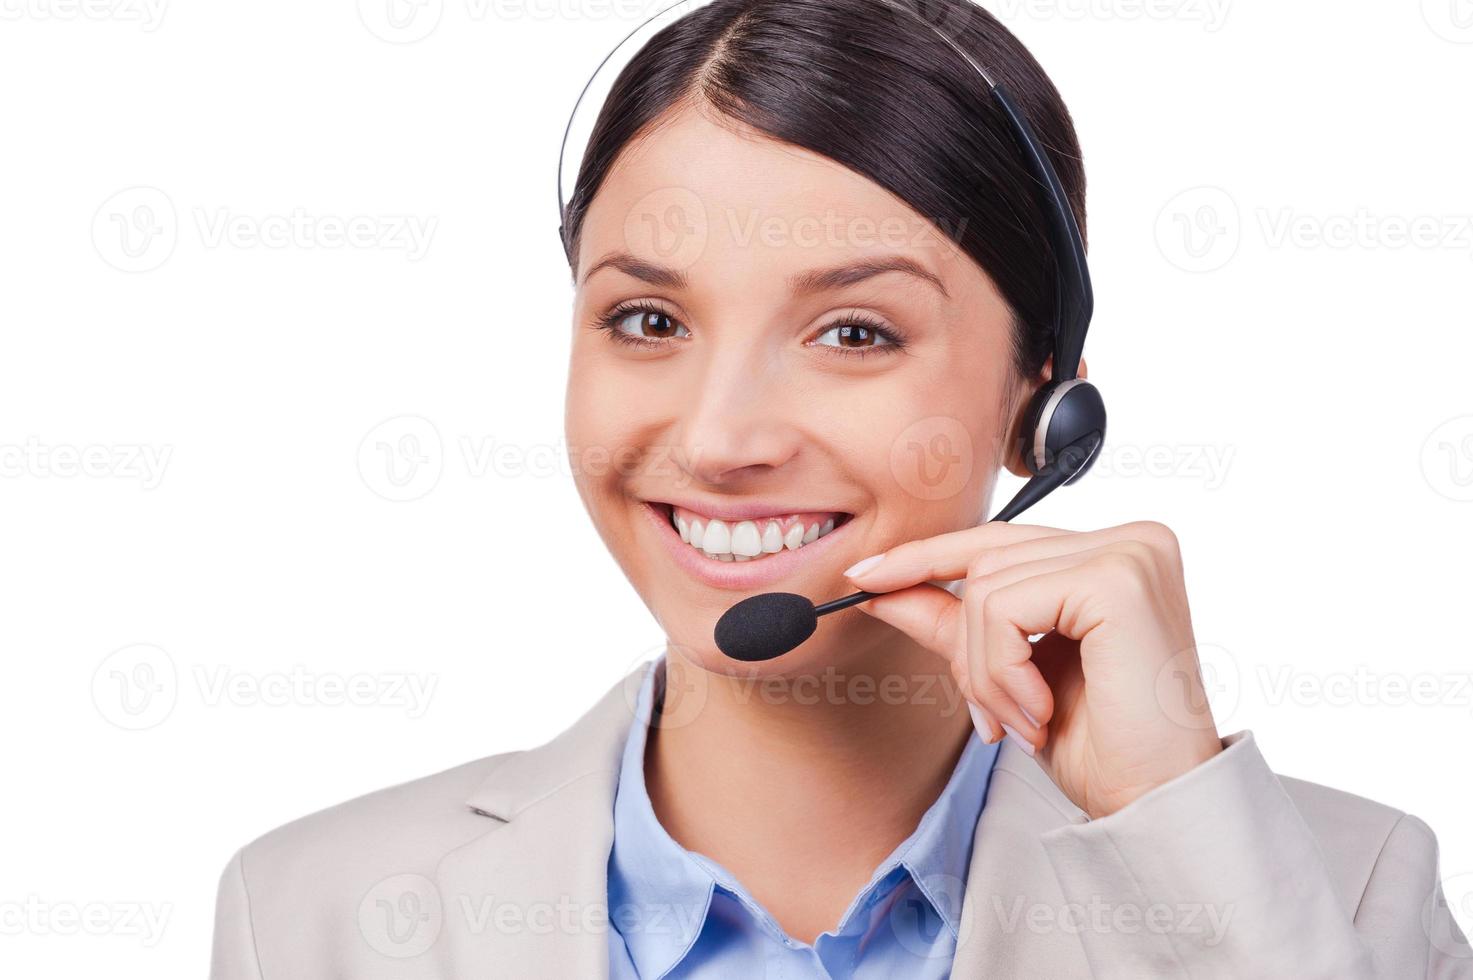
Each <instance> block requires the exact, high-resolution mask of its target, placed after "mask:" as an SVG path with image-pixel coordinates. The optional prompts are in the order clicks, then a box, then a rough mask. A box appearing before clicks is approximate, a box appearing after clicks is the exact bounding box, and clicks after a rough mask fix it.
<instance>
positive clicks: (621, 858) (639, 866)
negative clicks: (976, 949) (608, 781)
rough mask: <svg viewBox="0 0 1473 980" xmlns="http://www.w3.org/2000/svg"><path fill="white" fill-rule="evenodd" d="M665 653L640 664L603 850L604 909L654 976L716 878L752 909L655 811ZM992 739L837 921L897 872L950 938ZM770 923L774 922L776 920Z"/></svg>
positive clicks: (686, 941) (643, 971) (685, 936)
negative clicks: (610, 835) (650, 768)
mask: <svg viewBox="0 0 1473 980" xmlns="http://www.w3.org/2000/svg"><path fill="white" fill-rule="evenodd" d="M664 684H665V658H664V657H663V656H661V657H660V658H659V659H657V660H656V661H655V662H654V664H653V665H652V666H651V668H650V669H649V670H648V671H646V673H645V677H644V681H643V683H642V684H641V685H640V689H639V697H638V699H637V701H636V703H635V711H634V724H633V725H632V726H631V727H630V730H629V737H628V739H627V740H626V742H625V745H624V754H623V758H622V762H621V764H620V769H619V784H618V790H617V793H616V795H615V799H614V846H613V849H612V851H611V852H610V857H609V889H608V891H609V915H610V918H611V920H612V921H613V924H614V926H615V927H616V928H617V929H618V931H619V933H620V934H621V935H622V936H623V938H624V941H625V944H626V945H627V946H628V948H629V955H630V957H631V958H632V959H633V960H634V963H635V966H636V968H637V969H638V971H639V975H640V976H649V977H659V976H663V975H664V974H665V973H666V972H668V971H669V970H670V969H672V968H673V967H674V966H675V965H676V964H678V963H679V962H680V961H681V960H682V959H683V958H684V957H685V955H686V953H687V952H688V951H689V950H690V948H691V946H692V945H693V944H694V943H695V941H696V939H697V937H698V936H699V935H700V933H701V929H702V927H703V926H704V924H705V919H706V913H707V910H708V909H709V907H710V903H711V895H712V891H713V889H714V888H715V887H717V886H718V885H719V886H720V887H722V888H724V889H726V890H727V891H730V892H733V893H734V894H735V895H736V897H737V898H738V899H740V900H741V902H742V904H743V905H745V906H747V907H748V908H749V909H751V910H754V911H759V910H760V906H758V905H757V903H756V901H755V900H754V899H752V897H751V896H750V895H749V894H748V893H747V891H746V889H745V888H743V887H742V886H741V884H740V883H738V882H737V881H736V880H735V879H733V878H732V877H731V876H730V874H729V873H727V872H725V870H724V869H723V868H722V867H721V866H720V865H719V864H717V863H716V862H715V861H712V860H711V859H710V858H707V857H705V856H704V855H699V854H694V853H692V852H690V851H687V850H686V849H685V848H683V847H681V846H680V844H678V843H676V841H675V839H674V838H672V837H671V836H670V835H669V833H668V832H666V830H665V828H664V827H663V826H662V825H661V824H660V821H659V818H657V817H656V816H655V811H654V807H653V806H652V805H651V803H650V798H649V792H648V790H647V789H646V787H645V780H644V751H645V743H646V738H647V735H648V727H649V723H650V718H651V715H652V712H653V710H654V706H655V705H656V704H657V703H659V702H660V701H661V700H663V695H664ZM997 754H998V746H997V745H987V744H986V743H984V742H983V741H982V740H981V738H979V737H978V735H977V733H976V732H975V731H974V732H973V733H972V734H971V737H970V738H968V740H967V744H966V746H965V748H963V750H962V754H961V757H960V758H959V759H958V760H957V764H956V767H955V769H953V771H952V774H951V778H950V779H949V780H948V781H947V784H946V788H945V789H943V790H942V792H941V795H940V796H939V797H938V798H937V799H936V801H935V802H934V803H933V804H932V805H931V807H930V808H929V809H927V810H926V812H925V814H924V815H923V816H922V817H921V820H920V823H919V824H917V825H916V829H915V831H914V832H913V833H912V834H911V835H910V836H909V837H907V838H906V839H905V840H904V841H902V842H901V843H900V844H899V846H897V847H896V848H895V850H894V851H892V852H891V853H890V855H889V857H887V858H886V859H885V860H884V861H882V862H881V863H880V865H879V867H878V868H876V869H875V873H874V875H873V876H872V877H871V878H870V881H869V883H868V884H866V885H865V887H864V888H863V889H861V891H860V893H859V895H857V896H856V897H855V900H854V903H853V904H852V905H851V906H850V907H849V909H848V910H847V911H846V912H845V913H844V916H843V919H842V920H841V923H840V927H841V928H843V927H845V926H848V925H849V924H850V923H849V920H850V917H851V914H853V913H855V912H856V910H858V909H859V908H860V907H861V906H862V905H863V904H864V899H865V897H866V896H867V895H868V894H869V893H870V892H872V891H873V890H875V889H876V888H881V887H893V885H894V883H895V882H896V881H898V880H900V879H902V878H903V877H904V873H897V871H896V869H897V868H904V869H905V872H907V873H908V874H909V876H910V877H911V878H912V879H913V880H914V881H915V883H916V886H917V888H919V889H920V891H921V892H922V894H924V895H925V897H926V898H927V900H928V901H929V902H930V904H931V906H932V907H933V908H934V909H935V911H936V913H937V914H938V915H939V916H940V917H941V919H942V920H943V921H944V922H945V923H946V925H947V927H948V928H949V929H950V930H951V932H952V934H953V935H958V934H959V932H960V928H961V909H962V900H963V897H964V895H965V888H966V880H967V868H968V866H969V864H970V863H971V854H972V840H973V836H974V834H975V831H976V825H977V818H978V817H979V816H980V814H981V812H982V807H983V804H984V803H985V801H986V798H987V785H988V782H989V780H990V778H991V775H992V766H993V763H994V762H995V761H996V759H997ZM774 926H775V924H774Z"/></svg>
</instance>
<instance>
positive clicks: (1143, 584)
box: [1099, 548, 1150, 593]
mask: <svg viewBox="0 0 1473 980" xmlns="http://www.w3.org/2000/svg"><path fill="white" fill-rule="evenodd" d="M1099 566H1100V570H1101V571H1102V572H1103V573H1104V575H1105V577H1106V578H1107V579H1108V580H1109V582H1110V584H1111V585H1112V586H1113V587H1114V588H1117V589H1124V590H1126V591H1129V592H1131V593H1146V592H1149V591H1150V575H1149V573H1148V572H1147V568H1148V567H1149V566H1147V565H1146V564H1143V563H1142V560H1141V558H1140V556H1139V555H1138V554H1134V553H1132V552H1131V551H1130V550H1129V549H1126V548H1122V549H1119V550H1115V551H1111V552H1109V553H1108V554H1105V555H1101V556H1100V558H1099Z"/></svg>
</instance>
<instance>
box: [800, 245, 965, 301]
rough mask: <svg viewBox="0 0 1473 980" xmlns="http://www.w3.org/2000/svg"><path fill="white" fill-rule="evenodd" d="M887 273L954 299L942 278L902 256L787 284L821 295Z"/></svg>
mask: <svg viewBox="0 0 1473 980" xmlns="http://www.w3.org/2000/svg"><path fill="white" fill-rule="evenodd" d="M887 272H899V273H902V274H904V275H907V276H912V277H914V278H916V279H919V280H921V281H922V282H927V283H930V284H931V285H932V286H934V287H936V289H937V291H938V292H940V293H941V295H942V296H945V297H946V298H947V299H950V298H951V294H950V293H948V292H947V291H946V284H945V283H943V282H942V281H941V280H940V278H938V277H937V276H935V275H934V274H932V273H930V272H928V271H926V269H925V268H923V267H922V266H921V265H920V263H918V262H913V261H911V260H910V259H907V258H905V257H904V256H902V255H889V256H885V257H884V258H878V259H870V260H869V261H866V262H855V263H853V264H850V265H841V266H837V267H835V268H832V269H820V270H815V271H812V272H804V273H801V274H799V275H796V276H793V277H792V278H791V279H789V280H788V285H789V287H790V288H791V289H792V290H793V292H795V293H810V292H819V291H822V290H825V289H838V288H839V287H841V286H852V285H854V284H855V283H858V282H864V281H865V280H866V279H873V278H874V277H875V276H880V275H884V274H885V273H887Z"/></svg>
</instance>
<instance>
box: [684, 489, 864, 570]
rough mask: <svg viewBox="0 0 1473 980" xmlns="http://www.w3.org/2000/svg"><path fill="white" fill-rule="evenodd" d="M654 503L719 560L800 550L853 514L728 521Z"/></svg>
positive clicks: (698, 548) (688, 539)
mask: <svg viewBox="0 0 1473 980" xmlns="http://www.w3.org/2000/svg"><path fill="white" fill-rule="evenodd" d="M655 506H656V507H657V508H659V509H660V510H661V511H663V513H664V515H665V519H666V520H667V521H668V522H669V524H670V526H671V527H672V528H674V530H675V532H676V533H677V534H679V535H680V540H681V541H683V542H685V544H686V545H687V546H688V547H689V548H690V549H691V550H692V551H694V552H696V553H697V554H698V555H701V556H703V557H705V558H706V559H707V560H709V561H716V562H749V561H762V560H763V559H765V558H769V557H771V556H773V555H777V554H781V553H782V552H784V551H800V550H802V549H803V548H804V547H805V546H807V545H810V544H812V543H813V542H815V541H817V540H819V539H820V538H823V537H824V536H826V535H828V534H830V533H831V532H833V531H834V530H835V529H836V528H840V527H843V526H844V525H845V524H846V523H848V521H849V520H850V518H852V517H853V516H854V515H853V514H848V513H845V512H843V511H810V512H800V513H790V514H773V515H771V516H768V517H759V518H754V519H752V520H742V521H728V520H722V519H720V518H716V517H710V516H708V515H705V514H700V513H697V512H695V511H692V510H687V509H686V508H684V507H677V506H675V505H673V504H664V503H660V504H655Z"/></svg>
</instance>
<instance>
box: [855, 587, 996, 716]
mask: <svg viewBox="0 0 1473 980" xmlns="http://www.w3.org/2000/svg"><path fill="white" fill-rule="evenodd" d="M857 608H859V609H862V610H864V611H865V612H866V613H868V614H869V615H871V616H873V617H875V618H876V619H878V620H880V621H881V622H884V623H888V624H890V625H891V626H893V627H895V628H896V629H898V630H900V631H901V632H902V633H904V634H905V635H906V636H908V637H910V638H911V639H912V640H915V641H916V642H917V643H919V644H920V645H921V646H923V647H925V648H926V649H927V650H930V651H931V652H932V653H934V654H936V655H937V656H939V657H941V658H942V659H943V660H945V661H946V662H947V663H948V665H950V666H951V668H952V674H953V676H954V677H955V678H956V681H957V684H958V686H959V687H961V688H962V690H963V691H965V690H966V689H967V686H968V685H967V673H966V671H967V659H966V653H965V643H964V637H963V635H962V634H963V630H964V628H965V623H964V620H963V616H962V603H961V600H960V599H958V598H957V597H956V596H954V595H952V594H951V593H950V592H948V591H947V590H945V589H943V588H941V587H940V586H936V585H928V584H922V585H913V586H911V587H910V588H906V589H900V590H898V591H895V592H887V593H885V594H884V595H881V596H876V597H875V598H873V599H871V600H869V601H868V602H864V603H861V604H860V605H859V606H858V607H857ZM967 706H968V710H970V711H971V713H972V721H973V722H974V723H975V725H976V727H977V730H978V732H979V733H981V734H982V737H983V739H984V740H985V741H986V742H988V743H989V744H991V743H992V742H996V741H997V740H998V739H1000V738H1002V735H1003V732H1002V726H1001V725H999V724H998V721H997V718H996V717H995V716H994V715H993V713H992V712H991V711H990V710H988V709H987V708H986V707H984V706H983V705H981V704H978V703H976V702H974V701H972V700H968V702H967Z"/></svg>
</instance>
